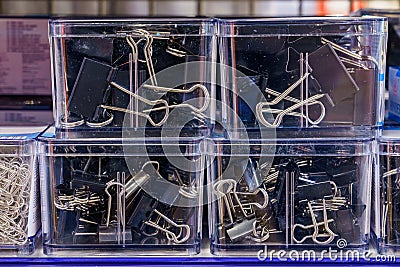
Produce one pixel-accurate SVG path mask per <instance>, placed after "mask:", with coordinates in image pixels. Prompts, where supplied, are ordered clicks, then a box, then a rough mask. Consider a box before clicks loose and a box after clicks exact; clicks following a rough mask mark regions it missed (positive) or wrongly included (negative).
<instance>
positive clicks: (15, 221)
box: [0, 135, 41, 256]
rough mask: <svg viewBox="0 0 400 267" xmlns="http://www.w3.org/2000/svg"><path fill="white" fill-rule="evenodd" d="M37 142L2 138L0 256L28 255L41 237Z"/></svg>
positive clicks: (0, 156)
mask: <svg viewBox="0 0 400 267" xmlns="http://www.w3.org/2000/svg"><path fill="white" fill-rule="evenodd" d="M35 152H36V142H35V139H32V138H25V137H24V138H18V137H16V136H15V135H0V177H1V178H0V205H2V207H1V208H0V256H10V255H29V254H32V253H33V252H34V250H35V246H36V242H37V239H38V237H39V236H40V227H41V223H40V202H39V199H40V198H39V193H40V192H39V179H38V175H37V158H36V153H35Z"/></svg>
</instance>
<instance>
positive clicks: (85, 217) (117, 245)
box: [39, 137, 204, 256]
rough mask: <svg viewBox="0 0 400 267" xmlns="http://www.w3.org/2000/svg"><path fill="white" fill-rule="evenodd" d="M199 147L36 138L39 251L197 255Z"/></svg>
mask: <svg viewBox="0 0 400 267" xmlns="http://www.w3.org/2000/svg"><path fill="white" fill-rule="evenodd" d="M200 143H201V139H200V138H199V139H196V138H191V139H185V138H181V139H180V140H167V141H165V140H162V139H160V138H147V139H140V140H139V139H136V140H134V139H132V140H130V141H126V140H124V141H123V140H122V139H112V138H110V139H108V140H107V139H68V140H62V139H53V138H51V137H43V138H40V144H39V156H40V168H41V189H42V217H43V219H42V222H43V250H44V253H45V254H47V255H76V256H100V255H108V256H127V255H166V256H170V255H172V256H174V255H192V254H197V253H199V250H200V240H201V220H202V208H201V205H200V199H201V198H202V194H200V193H199V192H200V188H201V187H200V186H201V185H202V181H203V169H202V167H203V165H204V160H203V158H204V157H203V156H202V155H201V154H200V151H199V145H200Z"/></svg>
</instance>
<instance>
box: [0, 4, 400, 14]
mask: <svg viewBox="0 0 400 267" xmlns="http://www.w3.org/2000/svg"><path fill="white" fill-rule="evenodd" d="M360 8H380V9H398V8H400V0H385V1H375V0H175V1H171V0H147V1H145V0H0V14H3V15H130V16H135V15H136V16H216V15H219V16H295V15H319V16H324V15H337V14H349V13H350V12H352V11H355V10H358V9H360Z"/></svg>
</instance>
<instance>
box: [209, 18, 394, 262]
mask: <svg viewBox="0 0 400 267" xmlns="http://www.w3.org/2000/svg"><path fill="white" fill-rule="evenodd" d="M386 28H387V22H386V19H384V18H379V17H340V18H337V17H336V18H334V17H332V18H290V19H287V18H286V19H248V20H224V19H222V20H219V28H218V41H219V43H218V44H219V53H220V62H221V64H222V66H221V68H220V70H221V90H220V97H221V102H222V105H221V108H220V109H219V110H218V111H219V113H218V116H217V119H216V121H219V123H217V124H216V126H215V127H214V134H213V138H210V139H209V141H210V142H209V143H208V150H207V151H208V157H207V158H208V161H209V166H210V168H209V169H208V170H209V172H208V178H209V196H210V199H209V200H210V203H211V204H210V210H209V213H210V239H211V240H210V242H211V251H212V253H214V254H217V255H232V254H236V255H246V254H247V255H253V256H256V255H257V253H259V252H260V251H261V252H262V253H261V254H262V255H263V256H265V257H267V258H269V257H270V256H271V255H270V254H268V253H269V252H270V251H271V250H274V251H278V250H280V249H284V250H286V251H288V252H289V251H290V250H291V249H295V250H296V251H299V250H309V251H314V252H318V251H325V252H326V251H328V250H329V249H333V250H335V251H338V250H340V251H341V250H356V251H358V252H362V251H364V250H365V249H367V248H368V244H369V236H370V234H369V233H370V215H371V188H372V187H371V184H372V181H373V178H374V176H373V144H374V139H375V137H376V134H377V129H379V126H381V125H382V122H383V92H384V73H385V71H384V69H385V52H386V38H387V33H386V31H387V30H386ZM266 248H268V251H269V252H268V251H266ZM284 256H285V255H283V257H284ZM286 256H288V254H286ZM272 257H276V255H272ZM280 257H282V254H280Z"/></svg>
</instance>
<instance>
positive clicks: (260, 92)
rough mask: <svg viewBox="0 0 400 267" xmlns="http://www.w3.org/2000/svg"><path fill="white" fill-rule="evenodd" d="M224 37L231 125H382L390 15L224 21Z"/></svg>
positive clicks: (226, 117) (224, 95)
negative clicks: (387, 18)
mask: <svg viewBox="0 0 400 267" xmlns="http://www.w3.org/2000/svg"><path fill="white" fill-rule="evenodd" d="M218 37H219V38H218V39H219V52H220V61H221V63H222V64H223V67H222V68H221V85H222V88H223V89H222V90H221V101H222V102H223V103H224V104H225V106H223V107H222V110H221V114H220V116H221V117H220V118H219V119H220V120H221V121H223V122H226V123H227V124H228V126H229V127H231V128H233V129H236V128H238V125H244V126H247V127H254V126H261V127H267V128H279V127H280V128H300V127H301V128H308V127H316V126H317V127H325V126H327V127H333V126H335V127H339V126H380V125H382V122H383V116H384V105H383V104H384V94H383V93H384V81H385V53H386V41H387V21H386V19H385V18H381V17H305V18H296V17H291V18H269V19H221V20H219V29H218Z"/></svg>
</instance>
